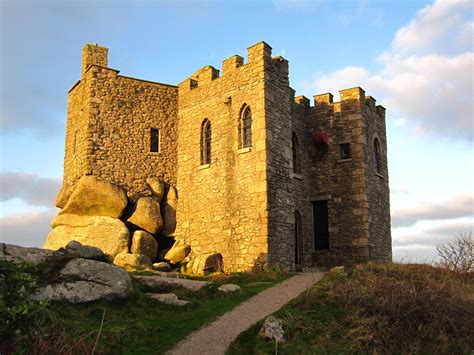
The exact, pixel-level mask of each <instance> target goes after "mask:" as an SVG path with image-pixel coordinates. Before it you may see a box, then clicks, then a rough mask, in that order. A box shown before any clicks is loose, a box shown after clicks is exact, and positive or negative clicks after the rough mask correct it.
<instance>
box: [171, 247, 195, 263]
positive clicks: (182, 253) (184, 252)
mask: <svg viewBox="0 0 474 355" xmlns="http://www.w3.org/2000/svg"><path fill="white" fill-rule="evenodd" d="M190 252H191V247H190V246H189V245H184V244H181V243H179V242H176V243H175V244H174V245H173V247H172V248H171V249H170V250H168V252H167V253H166V254H165V260H169V261H170V262H171V263H172V264H177V263H179V262H181V261H183V260H184V259H186V257H187V256H188V255H189V253H190Z"/></svg>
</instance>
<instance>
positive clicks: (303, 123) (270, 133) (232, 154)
mask: <svg viewBox="0 0 474 355" xmlns="http://www.w3.org/2000/svg"><path fill="white" fill-rule="evenodd" d="M107 65H108V61H107V49H106V48H104V47H100V46H97V45H86V46H85V47H84V49H83V64H82V76H81V80H80V81H79V82H78V83H77V84H76V85H75V86H74V87H73V88H72V89H71V90H70V92H69V98H68V104H69V106H68V122H67V132H66V151H65V162H64V187H63V190H62V194H61V195H60V198H59V199H58V200H61V201H65V200H67V195H68V193H70V192H69V191H70V190H73V189H72V188H71V187H70V186H73V185H74V184H75V183H76V182H77V181H78V179H79V178H80V177H81V176H82V175H84V174H86V175H95V176H98V177H101V178H103V179H105V180H107V181H110V182H112V183H116V184H118V185H120V186H122V187H123V188H124V189H125V190H126V191H127V194H128V196H129V197H130V198H131V199H132V201H136V200H137V198H138V195H139V194H140V195H147V196H150V194H151V192H150V189H149V188H148V187H147V184H146V180H147V179H150V178H151V179H153V178H156V177H162V178H163V179H164V181H165V182H166V183H167V185H168V187H167V190H169V191H172V194H171V195H173V199H171V197H170V198H169V199H168V200H167V201H165V202H162V208H163V209H164V211H165V212H166V213H165V212H164V213H165V214H166V215H169V214H170V213H171V214H172V217H173V218H170V217H169V216H168V217H167V218H165V220H166V221H172V222H173V226H172V227H173V228H168V227H167V226H166V225H165V226H164V227H163V231H162V234H163V235H167V236H169V234H172V235H171V236H173V237H175V238H176V239H177V240H179V241H181V242H183V244H185V245H190V246H191V248H192V252H191V255H190V257H193V256H196V255H202V254H206V255H207V254H209V253H213V252H218V253H221V254H222V257H223V264H224V269H225V271H241V270H247V269H251V268H255V267H259V266H261V265H267V264H270V265H275V264H280V265H285V266H289V267H298V266H310V265H338V264H352V263H356V262H364V261H368V260H374V261H386V260H390V259H391V236H390V212H389V211H390V209H389V190H388V168H387V141H386V131H385V109H384V108H383V107H381V106H376V104H375V100H374V99H373V98H371V97H369V96H365V92H364V91H363V90H362V89H361V88H358V87H356V88H351V89H346V90H341V91H340V97H341V100H340V102H333V96H332V95H331V94H328V93H327V94H321V95H316V96H315V97H314V106H311V104H310V100H309V99H307V98H306V97H304V96H298V97H296V98H295V92H294V90H293V89H292V88H291V87H290V85H289V65H288V61H287V60H286V59H284V58H282V57H272V53H271V47H270V46H269V45H268V44H266V43H265V42H260V43H257V44H255V45H253V46H251V47H249V48H248V60H247V62H245V61H244V59H243V58H242V57H240V56H238V55H235V56H232V57H230V58H228V59H226V60H224V61H223V63H222V73H219V70H217V69H215V68H213V67H212V66H205V67H203V68H201V69H199V70H198V71H196V72H195V73H194V74H193V75H191V76H190V77H188V78H187V79H186V80H184V81H183V82H181V83H180V84H179V85H178V86H173V85H167V84H160V83H155V82H150V81H145V80H139V79H133V78H128V77H124V76H121V75H119V74H118V73H119V72H118V71H117V70H114V69H111V68H108V67H107ZM249 117H251V119H249ZM149 181H153V180H149ZM169 186H171V188H170V187H169ZM175 188H176V191H177V192H176V193H175ZM171 195H170V196H171ZM175 195H176V196H175ZM151 197H152V198H155V199H156V198H157V197H156V196H151ZM171 202H172V203H171ZM61 204H62V202H61ZM168 205H169V206H168ZM166 206H168V207H169V208H168V209H169V210H170V211H167V210H166ZM170 206H171V207H170ZM175 214H176V230H175V231H174V233H173V232H172V231H173V230H174V223H175V218H174V216H175ZM168 229H170V231H171V232H169V231H168Z"/></svg>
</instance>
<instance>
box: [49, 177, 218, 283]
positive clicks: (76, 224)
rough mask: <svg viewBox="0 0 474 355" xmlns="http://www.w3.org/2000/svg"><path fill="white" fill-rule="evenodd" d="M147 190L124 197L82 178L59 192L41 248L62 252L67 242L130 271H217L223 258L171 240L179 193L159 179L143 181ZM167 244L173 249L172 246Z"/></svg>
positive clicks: (102, 183)
mask: <svg viewBox="0 0 474 355" xmlns="http://www.w3.org/2000/svg"><path fill="white" fill-rule="evenodd" d="M146 182H147V184H148V187H149V189H148V191H145V193H143V194H142V195H138V196H136V195H135V196H132V197H130V198H128V197H127V194H126V193H125V191H124V190H123V189H122V188H121V187H119V186H117V185H115V184H112V183H110V182H107V181H105V180H103V179H101V178H98V177H95V176H91V175H84V176H83V177H81V179H80V180H79V181H78V183H77V184H76V185H75V186H66V187H63V188H62V189H61V191H60V192H59V194H58V197H57V199H56V206H57V207H59V208H62V209H61V211H60V212H59V213H58V215H57V216H56V217H55V218H54V220H53V221H52V222H51V227H52V228H53V230H52V231H51V232H50V233H49V235H48V237H47V240H46V242H45V244H44V248H45V249H52V250H57V249H59V248H64V247H65V246H66V245H68V243H69V242H71V241H73V240H74V241H77V242H79V243H81V244H83V245H88V246H93V247H97V248H99V249H100V250H102V251H103V252H104V254H105V255H106V257H107V258H108V259H109V260H110V261H112V262H113V263H114V264H116V265H118V266H121V267H123V268H125V269H127V270H129V271H131V270H143V269H153V268H154V267H156V268H157V270H159V271H171V270H172V269H173V267H175V268H176V267H180V268H181V270H182V271H185V272H187V273H193V274H198V275H205V274H208V273H212V272H221V271H223V268H222V265H223V264H222V255H221V254H220V253H215V252H213V253H206V254H201V255H194V254H193V253H192V250H191V247H190V246H189V245H185V244H184V243H183V242H182V241H177V242H174V237H173V233H174V230H175V228H176V207H177V204H178V203H177V202H178V195H177V192H176V189H175V188H174V187H173V186H169V185H167V184H166V183H165V182H164V181H163V180H162V179H161V178H157V177H156V178H149V179H147V181H146ZM170 246H171V247H170Z"/></svg>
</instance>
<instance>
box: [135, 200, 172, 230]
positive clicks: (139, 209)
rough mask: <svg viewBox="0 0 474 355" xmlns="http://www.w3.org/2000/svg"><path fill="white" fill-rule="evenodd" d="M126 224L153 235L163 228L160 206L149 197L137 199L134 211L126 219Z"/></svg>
mask: <svg viewBox="0 0 474 355" xmlns="http://www.w3.org/2000/svg"><path fill="white" fill-rule="evenodd" d="M128 222H130V223H132V224H134V225H136V226H137V227H139V228H142V229H144V230H146V231H147V232H148V233H151V234H155V233H156V232H158V231H159V230H160V229H161V227H162V226H163V219H162V218H161V213H160V204H159V203H158V202H156V201H155V200H153V199H152V198H151V197H141V198H139V199H138V201H137V205H136V208H135V211H134V212H133V214H132V215H131V216H130V218H129V219H128Z"/></svg>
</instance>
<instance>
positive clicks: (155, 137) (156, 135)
mask: <svg viewBox="0 0 474 355" xmlns="http://www.w3.org/2000/svg"><path fill="white" fill-rule="evenodd" d="M159 151H160V130H159V129H158V128H150V152H159Z"/></svg>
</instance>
